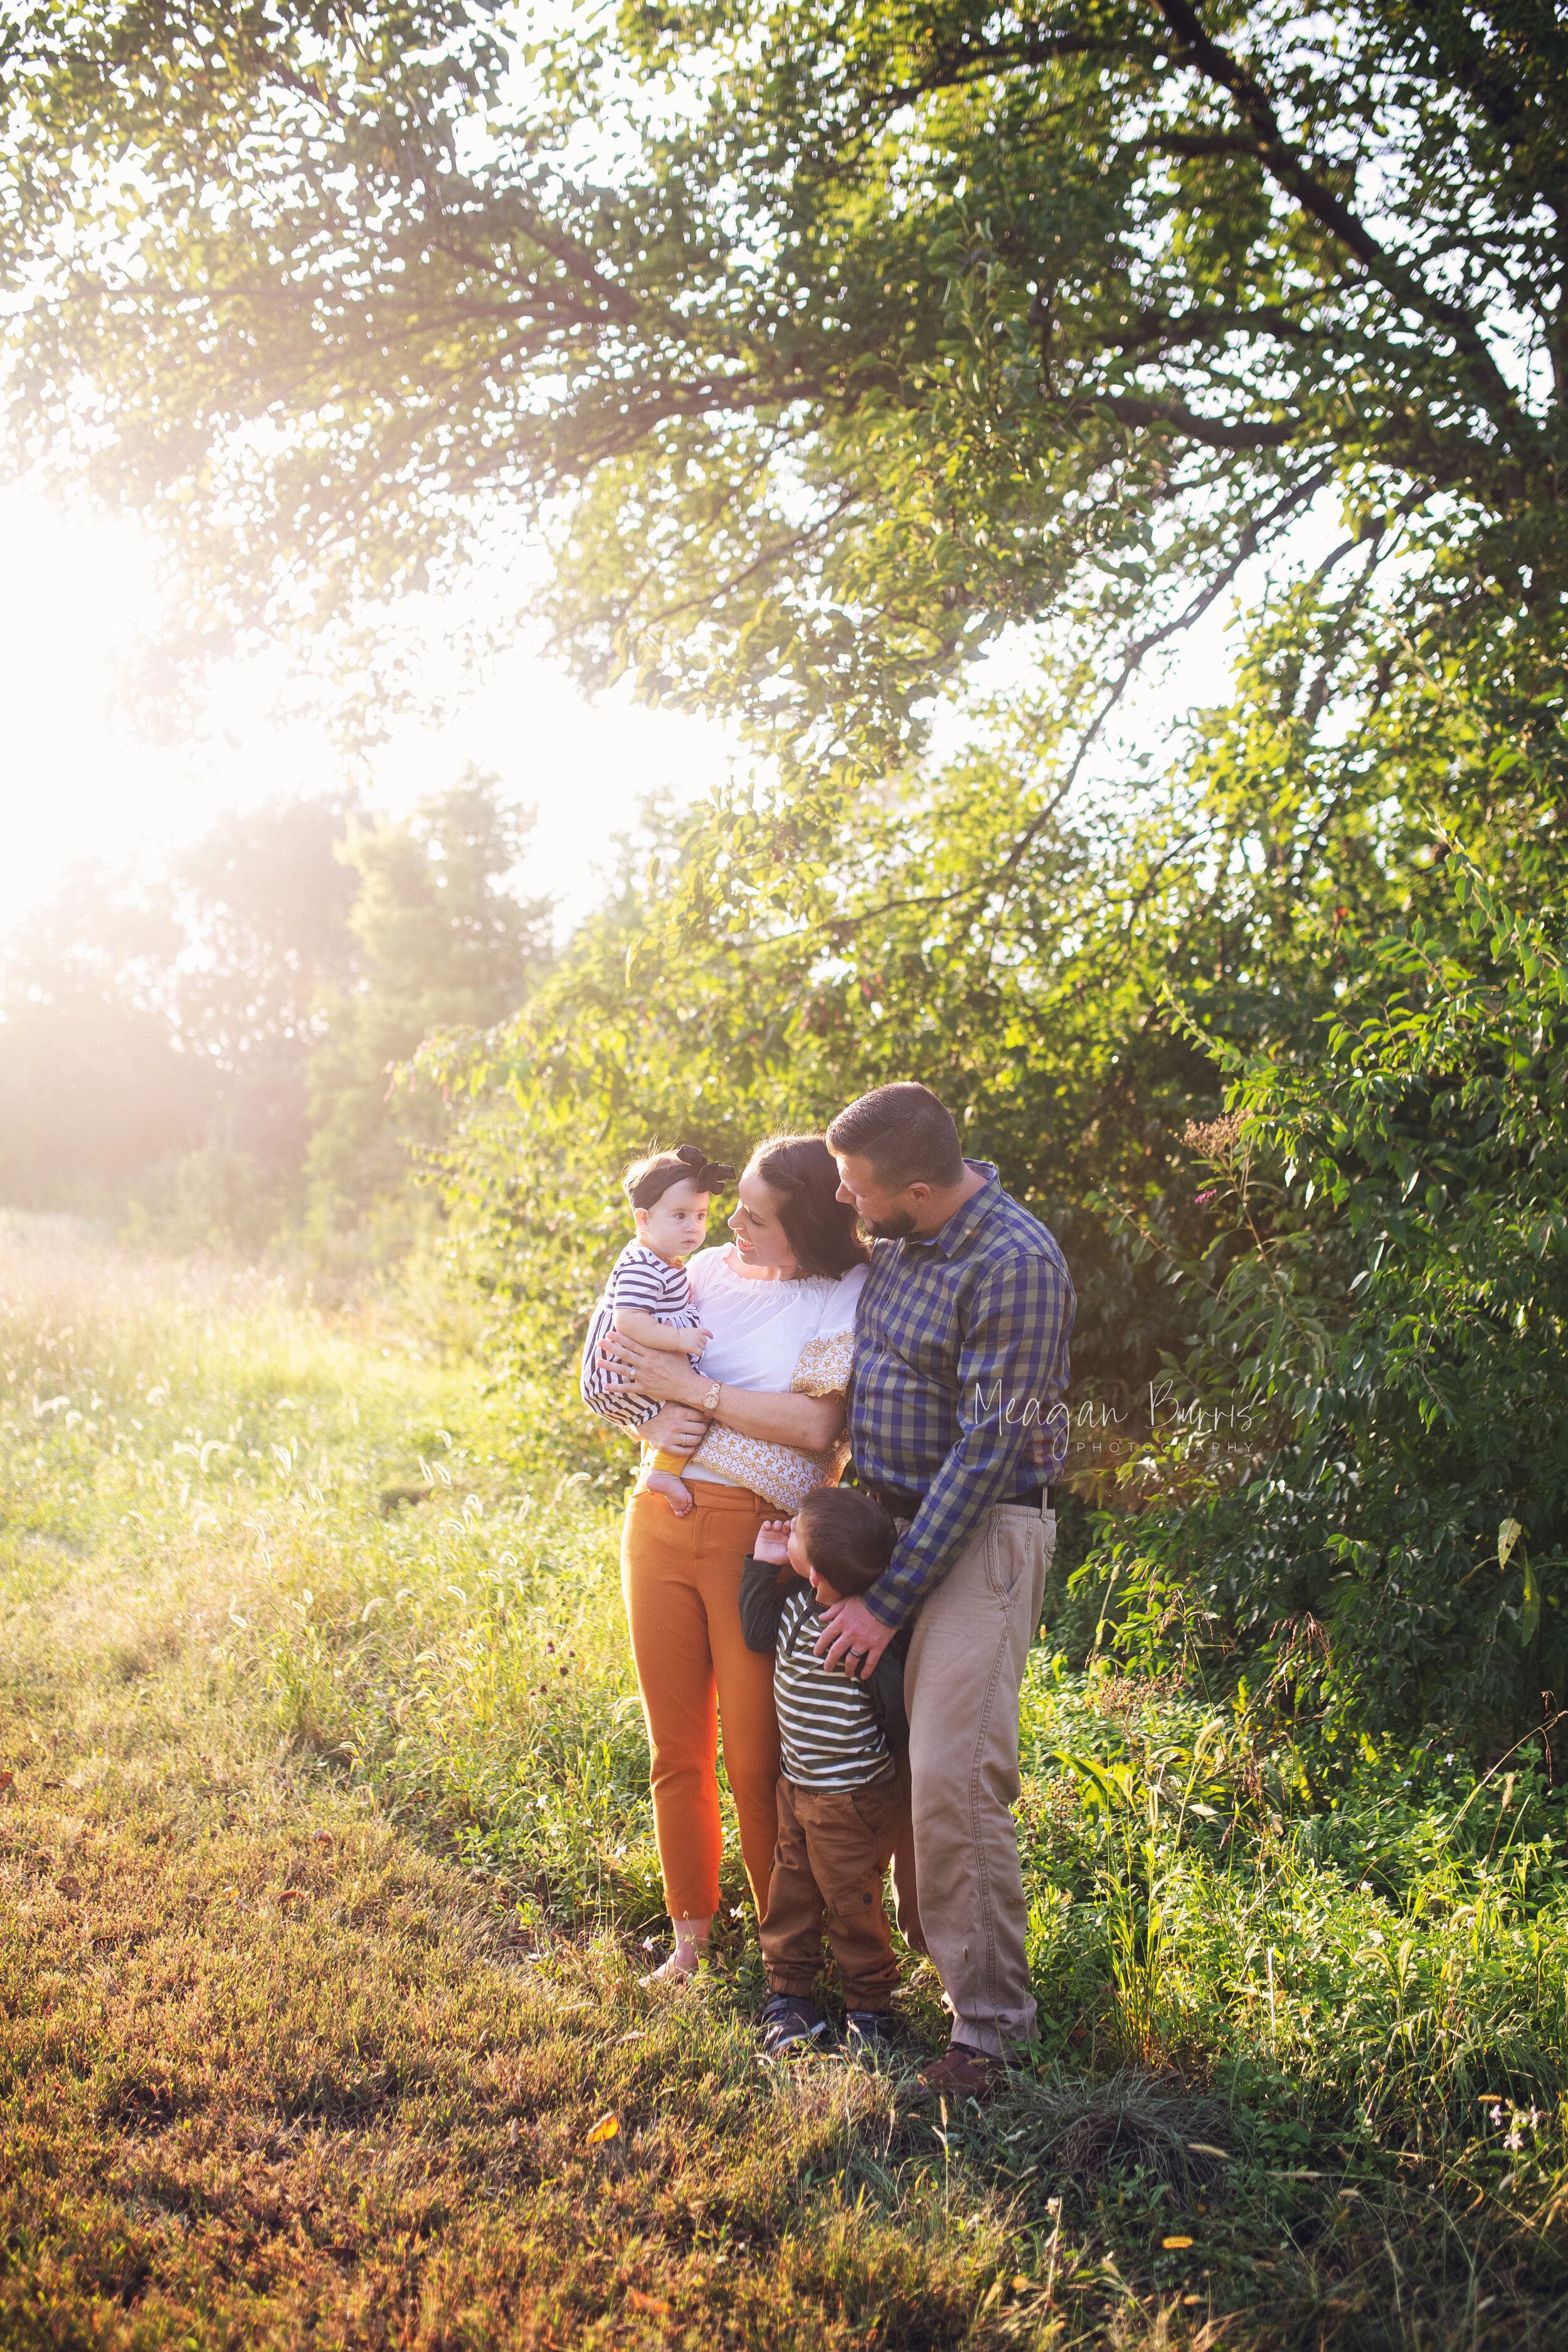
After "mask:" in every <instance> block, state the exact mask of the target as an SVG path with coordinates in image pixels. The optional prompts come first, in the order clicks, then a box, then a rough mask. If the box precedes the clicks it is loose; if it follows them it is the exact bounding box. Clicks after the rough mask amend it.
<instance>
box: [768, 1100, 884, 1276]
mask: <svg viewBox="0 0 1568 2352" xmlns="http://www.w3.org/2000/svg"><path fill="white" fill-rule="evenodd" d="M752 1167H753V1168H754V1169H755V1170H756V1171H757V1173H758V1175H759V1176H760V1177H761V1178H762V1180H763V1183H764V1184H765V1185H766V1186H767V1188H768V1190H769V1192H771V1193H773V1197H774V1199H775V1200H776V1201H777V1202H778V1204H779V1223H781V1224H782V1225H783V1227H784V1239H785V1241H786V1242H788V1244H789V1245H790V1248H791V1249H792V1250H793V1251H794V1253H795V1262H796V1264H797V1265H799V1267H800V1270H801V1272H802V1274H830V1275H834V1276H837V1275H840V1274H847V1273H848V1271H849V1269H850V1267H851V1266H852V1265H865V1263H866V1261H867V1259H868V1257H869V1256H870V1255H871V1253H870V1251H869V1250H868V1248H867V1246H866V1244H865V1243H864V1242H863V1241H862V1240H861V1238H860V1231H859V1225H858V1220H857V1218H856V1214H855V1211H854V1208H853V1206H852V1205H851V1203H850V1202H847V1201H841V1200H839V1198H838V1165H837V1161H836V1160H835V1159H834V1157H833V1154H832V1152H831V1151H829V1150H828V1149H827V1146H826V1142H825V1141H824V1140H823V1139H822V1137H821V1136H820V1135H770V1136H769V1138H768V1139H767V1141H766V1142H765V1143H763V1144H759V1145H758V1147H757V1149H756V1150H755V1151H753V1152H752Z"/></svg>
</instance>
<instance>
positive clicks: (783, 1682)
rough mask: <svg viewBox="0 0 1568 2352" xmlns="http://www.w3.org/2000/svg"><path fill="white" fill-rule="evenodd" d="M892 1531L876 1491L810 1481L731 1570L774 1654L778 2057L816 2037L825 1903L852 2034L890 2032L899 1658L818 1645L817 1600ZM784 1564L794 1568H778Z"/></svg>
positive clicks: (773, 1944) (874, 1564) (850, 1583)
mask: <svg viewBox="0 0 1568 2352" xmlns="http://www.w3.org/2000/svg"><path fill="white" fill-rule="evenodd" d="M894 1541H895V1530H894V1528H893V1523H892V1520H891V1519H890V1518H889V1517H888V1514H887V1513H886V1511H884V1510H883V1508H882V1507H881V1505H880V1504H879V1503H877V1502H874V1501H873V1500H872V1498H871V1496H869V1495H863V1494H861V1493H860V1492H859V1491H858V1489H857V1488H855V1487H852V1486H818V1487H817V1488H816V1490H815V1492H814V1493H812V1494H810V1495H808V1496H806V1498H805V1502H804V1503H803V1504H802V1505H801V1507H800V1508H799V1510H798V1511H797V1512H796V1513H795V1517H794V1518H793V1519H772V1520H769V1521H768V1522H767V1524H766V1525H765V1526H764V1527H763V1529H762V1530H761V1532H760V1534H759V1535H758V1537H757V1543H756V1549H755V1551H754V1552H753V1553H752V1555H751V1556H750V1557H749V1558H748V1559H747V1561H746V1565H745V1568H744V1570H743V1571H742V1578H741V1630H742V1633H744V1635H745V1639H746V1646H747V1648H748V1649H752V1650H772V1651H773V1699H774V1704H775V1705H776V1706H777V1708H778V1717H779V1733H780V1738H781V1743H782V1746H783V1750H784V1771H783V1773H782V1775H781V1777H780V1780H779V1790H778V1803H779V1842H778V1847H777V1850H776V1852H775V1853H774V1855H773V1878H772V1881H771V1883H770V1885H769V1887H768V1908H767V1918H766V1921H765V1923H764V1925H763V1930H762V1940H763V1959H764V1961H765V1962H766V1964H767V1971H768V1985H769V1988H770V1995H769V1999H768V2000H767V2002H766V2003H765V2005H764V2007H763V2049H764V2050H765V2051H766V2052H767V2053H768V2054H769V2056H770V2057H776V2056H778V2054H779V2053H781V2052H782V2051H784V2050H787V2049H788V2048H790V2046H791V2045H792V2044H793V2043H796V2042H804V2041H813V2040H815V2039H816V2036H817V2035H818V2034H819V2033H821V2032H823V2031H824V2029H825V2027H826V2018H825V2017H824V2016H823V2014H822V2011H820V2010H819V2009H818V2008H817V2006H816V2003H815V2001H813V2000H812V1999H811V1989H812V1987H813V1985H814V1984H815V1983H816V1977H817V1971H818V1969H820V1968H821V1965H822V1928H823V1915H824V1913H825V1912H826V1915H827V1933H828V1940H829V1942H830V1943H831V1944H832V1947H833V1957H834V1958H835V1960H837V1963H838V1973H839V1975H840V1977H841V1978H842V1979H843V1981H844V1995H845V2000H846V2001H847V2005H848V2011H849V2016H848V2023H847V2033H848V2040H849V2042H850V2044H851V2046H853V2045H855V2044H856V2043H859V2044H860V2045H861V2046H868V2047H871V2048H875V2047H876V2046H877V2044H878V2043H879V2042H887V2041H889V2040H890V2038H891V2030H890V2026H889V2008H890V2006H891V2002H892V1997H893V1994H894V1991H895V1990H896V1989H897V1986H898V1981H899V1970H898V1963H897V1962H896V1960H895V1959H894V1958H893V1941H892V1931H891V1929H890V1927H889V1924H888V1915H887V1912H886V1910H885V1909H884V1908H883V1905H882V1874H883V1872H884V1871H885V1870H886V1869H887V1867H888V1864H889V1861H890V1860H891V1858H892V1853H893V1849H894V1846H895V1845H896V1844H897V1843H898V1838H899V1832H900V1828H901V1827H902V1825H903V1822H904V1817H905V1813H906V1809H907V1806H908V1802H909V1800H908V1797H907V1794H906V1792H905V1789H904V1784H903V1781H902V1780H901V1779H900V1775H899V1773H898V1770H897V1769H896V1767H895V1764H894V1760H893V1759H894V1751H895V1750H896V1749H897V1748H902V1747H906V1746H907V1745H908V1742H909V1725H908V1723H907V1721H906V1720H905V1717H904V1705H903V1676H904V1668H903V1659H902V1656H901V1655H897V1654H895V1653H894V1650H893V1649H891V1648H889V1650H888V1651H886V1652H885V1653H884V1654H883V1656H882V1658H881V1660H880V1661H879V1664H878V1667H877V1671H876V1673H875V1675H873V1676H872V1677H871V1679H870V1681H869V1682H866V1683H861V1682H857V1681H855V1680H853V1679H852V1678H850V1677H848V1676H847V1675H844V1674H843V1673H842V1672H840V1671H839V1669H838V1668H837V1667H832V1668H830V1667H828V1666H827V1665H826V1664H825V1663H824V1661H823V1660H822V1659H821V1658H819V1657H818V1656H817V1655H816V1638H817V1635H818V1633H820V1631H821V1617H820V1607H821V1606H830V1605H831V1604H832V1603H833V1602H834V1601H841V1600H842V1599H843V1598H844V1597H845V1595H846V1594H847V1593H851V1592H864V1591H866V1590H867V1588H868V1586H869V1585H872V1584H875V1582H876V1580H877V1579H878V1577H879V1576H880V1574H881V1573H882V1570H883V1569H884V1568H886V1566H887V1564H888V1561H889V1558H890V1556H891V1553H892V1549H893V1544H894ZM781 1568H784V1569H787V1570H790V1571H791V1573H790V1574H789V1576H788V1577H787V1579H784V1578H781V1577H780V1574H779V1570H780V1569H781Z"/></svg>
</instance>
